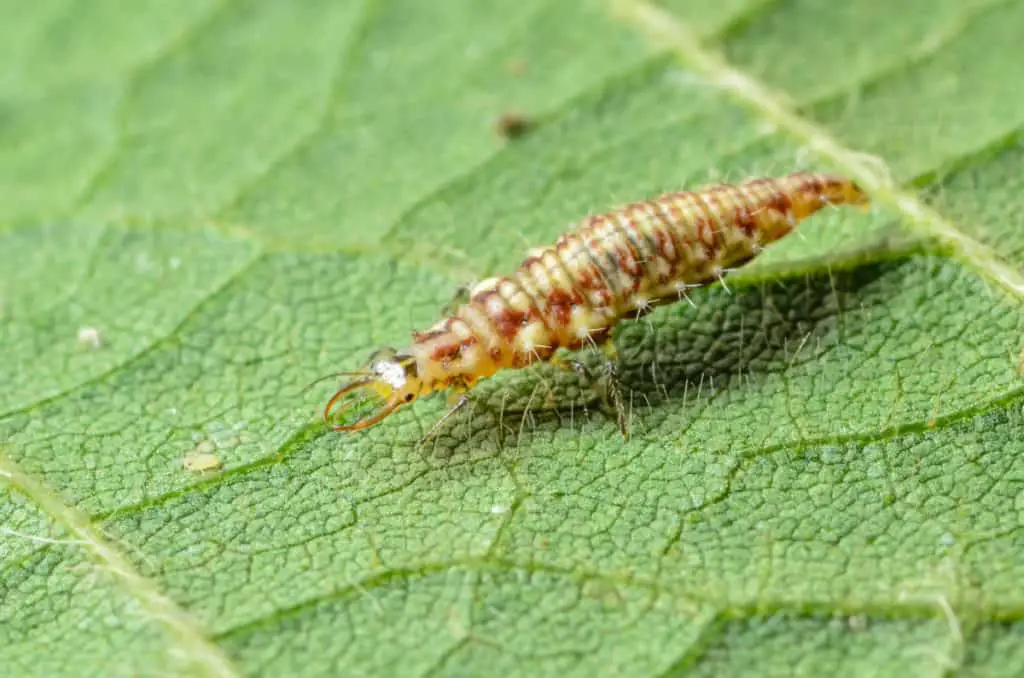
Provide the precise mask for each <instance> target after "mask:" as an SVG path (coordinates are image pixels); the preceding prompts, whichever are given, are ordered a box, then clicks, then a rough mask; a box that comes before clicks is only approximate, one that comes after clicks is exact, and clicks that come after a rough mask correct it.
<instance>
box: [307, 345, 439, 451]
mask: <svg viewBox="0 0 1024 678" xmlns="http://www.w3.org/2000/svg"><path fill="white" fill-rule="evenodd" d="M417 372H418V370H417V368H416V359H415V358H414V357H413V356H411V355H407V354H403V353H398V352H396V351H395V350H394V349H391V348H384V349H381V350H379V351H376V352H375V353H374V354H373V355H371V356H370V359H369V360H368V361H367V365H366V367H365V368H363V369H361V370H359V371H356V372H347V373H345V374H347V375H348V376H351V377H353V379H352V380H351V381H350V382H348V383H347V384H345V385H344V386H342V387H341V388H340V389H338V391H337V392H336V393H335V394H334V395H333V396H332V397H331V399H330V400H329V401H328V402H327V406H326V407H324V421H328V420H329V418H330V415H331V412H332V411H333V410H334V409H338V410H340V412H341V413H342V414H352V415H354V416H355V417H356V419H355V421H354V422H352V423H350V424H332V425H331V428H333V429H334V430H335V431H360V430H362V429H365V428H369V427H371V426H373V425H374V424H377V423H379V422H380V421H382V420H383V419H384V418H386V417H387V416H389V415H390V414H392V413H393V412H394V411H395V410H397V409H398V408H400V407H402V406H403V405H408V404H409V403H411V402H413V401H414V400H416V398H418V397H419V396H420V395H421V394H422V391H423V382H422V381H421V380H420V378H419V376H418V374H417Z"/></svg>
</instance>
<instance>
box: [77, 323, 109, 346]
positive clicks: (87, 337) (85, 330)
mask: <svg viewBox="0 0 1024 678" xmlns="http://www.w3.org/2000/svg"><path fill="white" fill-rule="evenodd" d="M78 343H79V344H84V345H86V346H89V347H91V348H92V349H94V350H95V349H98V348H99V347H100V346H102V345H103V338H102V337H101V336H100V331H99V330H98V329H96V328H95V327H79V328H78Z"/></svg>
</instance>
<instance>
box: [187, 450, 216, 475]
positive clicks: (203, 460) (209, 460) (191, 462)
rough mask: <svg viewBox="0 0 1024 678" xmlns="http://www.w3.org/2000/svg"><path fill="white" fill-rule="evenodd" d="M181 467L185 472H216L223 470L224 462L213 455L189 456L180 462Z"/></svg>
mask: <svg viewBox="0 0 1024 678" xmlns="http://www.w3.org/2000/svg"><path fill="white" fill-rule="evenodd" d="M181 465H182V467H183V468H184V469H185V470H186V471H192V472H193V473H202V472H204V471H216V470H218V469H221V468H223V466H224V462H222V461H221V460H220V457H218V456H217V455H215V454H205V453H203V454H189V455H186V457H185V458H184V459H182V460H181Z"/></svg>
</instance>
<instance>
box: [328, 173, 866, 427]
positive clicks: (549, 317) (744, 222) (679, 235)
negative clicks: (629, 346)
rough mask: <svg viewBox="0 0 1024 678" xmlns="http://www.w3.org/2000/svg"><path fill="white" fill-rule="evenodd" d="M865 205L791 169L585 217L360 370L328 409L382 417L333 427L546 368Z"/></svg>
mask: <svg viewBox="0 0 1024 678" xmlns="http://www.w3.org/2000/svg"><path fill="white" fill-rule="evenodd" d="M867 203H868V198H867V196H866V194H865V193H864V192H863V191H862V190H861V189H860V188H859V187H858V186H857V185H856V184H855V183H854V182H853V181H851V180H850V179H847V178H845V177H841V176H836V175H831V174H820V173H813V172H799V173H794V174H790V175H788V176H784V177H778V178H759V179H751V180H748V181H745V182H742V183H740V184H736V185H715V186H708V187H705V188H702V189H700V190H697V191H683V192H679V193H670V194H667V195H663V196H661V197H659V198H655V199H652V200H646V201H643V202H635V203H631V204H629V205H624V206H622V207H619V208H617V209H615V210H612V211H610V212H607V213H605V214H599V215H596V216H592V217H589V218H587V219H584V220H583V221H582V222H580V223H579V224H577V225H576V227H575V228H573V229H572V230H571V231H569V232H567V233H565V234H564V235H562V236H561V237H560V238H558V240H557V241H556V242H555V244H554V245H552V246H550V247H546V248H540V249H534V250H531V251H530V253H529V255H528V256H527V257H526V259H525V260H524V261H523V262H522V264H520V266H519V268H518V269H517V270H516V271H515V272H514V273H512V274H511V275H509V276H507V277H497V278H491V279H488V280H485V281H481V282H479V283H477V284H476V285H475V286H473V288H472V289H470V290H469V295H468V299H466V300H465V301H464V303H462V304H461V305H459V306H457V308H455V310H454V312H453V313H452V314H451V315H450V316H449V317H447V318H444V319H442V320H441V321H439V322H438V323H437V324H435V325H434V326H433V327H431V328H429V329H428V330H426V331H423V332H415V333H413V343H412V345H411V346H410V347H408V348H407V349H406V350H404V351H401V352H393V353H394V355H395V358H393V359H392V360H390V361H380V360H378V361H375V362H372V363H371V365H370V366H369V367H367V368H366V369H365V370H364V371H363V372H361V373H358V374H361V375H366V376H364V377H363V381H362V382H360V383H361V384H362V385H361V386H359V387H358V388H357V387H356V386H353V385H351V384H350V385H349V386H347V387H346V388H345V389H342V390H341V391H339V394H338V395H336V396H335V399H334V400H332V403H331V404H333V403H334V402H335V400H337V399H338V398H340V397H341V395H343V394H347V393H349V392H351V391H353V390H359V389H362V390H366V389H368V388H372V389H374V390H375V391H376V393H377V394H378V395H379V397H380V398H381V399H383V400H384V401H386V403H387V404H384V405H379V407H378V409H380V408H381V407H383V408H385V409H386V412H383V414H381V413H379V412H378V414H377V415H374V416H372V417H368V418H365V419H363V420H360V421H359V422H357V423H356V424H352V425H349V426H338V427H336V428H339V429H343V430H355V429H358V428H365V427H366V426H369V425H371V424H372V423H376V421H379V420H380V419H382V418H384V416H387V414H390V412H391V411H393V410H394V409H397V408H398V407H400V406H402V405H404V404H406V403H408V402H412V401H413V400H415V399H416V398H417V397H420V396H422V395H426V394H427V393H430V392H432V391H435V390H438V389H445V388H451V389H455V390H456V392H463V391H466V390H468V389H469V388H470V387H472V385H473V384H474V383H475V382H476V381H478V380H479V379H482V378H485V377H489V376H491V375H493V374H494V373H496V372H497V371H499V370H501V369H505V368H521V367H525V366H527V365H530V364H533V363H536V362H539V361H548V360H551V359H552V357H553V356H554V354H555V352H556V351H557V350H558V349H560V348H561V349H568V350H570V351H573V350H578V349H583V348H587V347H597V346H599V345H603V344H605V342H606V341H607V340H608V338H609V337H610V333H611V331H612V328H613V327H614V326H615V325H616V323H618V322H619V321H620V320H622V319H627V318H636V317H639V316H640V315H642V314H644V313H646V312H647V311H649V310H650V309H651V308H653V307H654V306H657V305H660V304H664V303H670V302H674V301H678V300H680V299H682V298H684V297H685V295H686V293H687V291H688V290H690V289H692V288H694V287H699V286H702V285H707V284H710V283H714V282H716V281H720V280H721V279H722V278H723V276H724V275H725V274H726V273H727V272H728V271H730V270H732V269H735V268H738V267H740V266H742V265H743V264H745V263H746V262H748V261H750V260H751V259H753V258H754V257H756V256H757V255H758V254H759V253H760V252H761V251H762V249H763V248H764V247H765V246H766V245H768V244H770V243H772V242H774V241H776V240H779V239H780V238H782V237H784V236H786V235H787V234H789V233H790V232H792V231H793V229H794V228H796V226H797V225H798V224H799V223H800V222H801V221H802V220H803V219H805V218H807V217H809V216H811V215H812V214H814V213H815V212H818V211H819V210H821V209H823V208H825V207H827V206H830V205H866V204H867ZM381 370H385V371H387V370H390V372H389V373H388V374H384V373H382V372H381ZM389 379H390V381H389ZM329 410H330V405H329V406H328V408H327V411H325V416H326V415H327V414H328V412H329Z"/></svg>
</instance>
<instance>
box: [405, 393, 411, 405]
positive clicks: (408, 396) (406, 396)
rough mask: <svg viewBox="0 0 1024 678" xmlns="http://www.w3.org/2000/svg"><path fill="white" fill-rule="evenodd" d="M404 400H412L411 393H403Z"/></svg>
mask: <svg viewBox="0 0 1024 678" xmlns="http://www.w3.org/2000/svg"><path fill="white" fill-rule="evenodd" d="M405 402H407V403H409V402H412V394H411V393H407V394H406V395H405Z"/></svg>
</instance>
